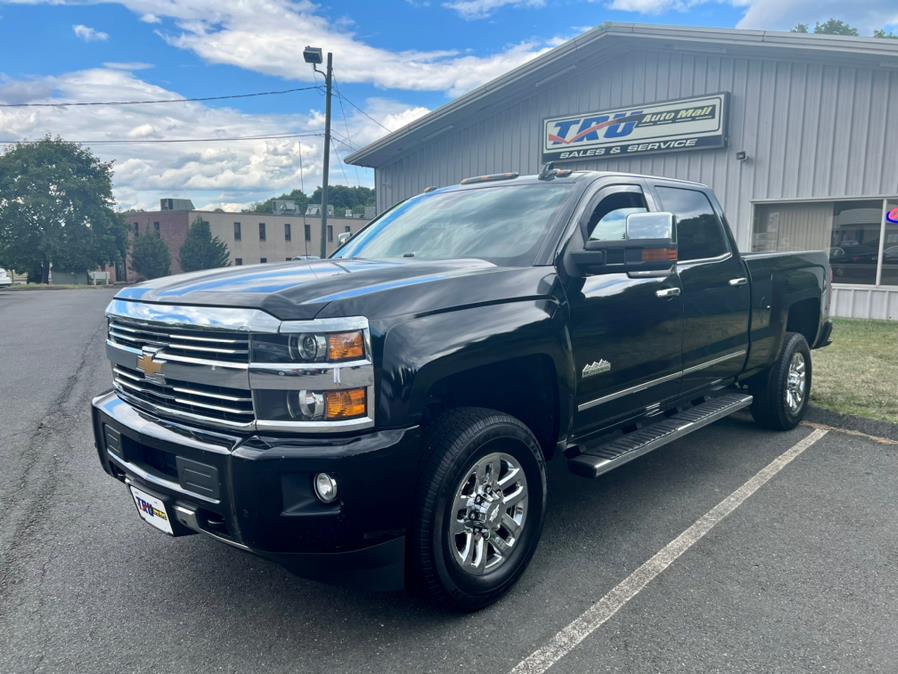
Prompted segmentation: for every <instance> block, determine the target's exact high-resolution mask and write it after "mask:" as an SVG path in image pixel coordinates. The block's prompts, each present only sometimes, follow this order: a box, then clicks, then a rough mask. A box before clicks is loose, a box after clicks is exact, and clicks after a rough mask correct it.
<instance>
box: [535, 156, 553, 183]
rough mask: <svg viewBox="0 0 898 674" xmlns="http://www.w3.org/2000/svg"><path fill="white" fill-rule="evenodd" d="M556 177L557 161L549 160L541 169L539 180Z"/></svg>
mask: <svg viewBox="0 0 898 674" xmlns="http://www.w3.org/2000/svg"><path fill="white" fill-rule="evenodd" d="M554 177H555V162H554V161H547V162H546V163H545V164H543V167H542V168H541V169H540V171H539V176H537V178H538V179H539V180H552V178H554Z"/></svg>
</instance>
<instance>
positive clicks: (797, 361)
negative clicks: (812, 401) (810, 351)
mask: <svg viewBox="0 0 898 674" xmlns="http://www.w3.org/2000/svg"><path fill="white" fill-rule="evenodd" d="M806 384H807V364H806V363H805V360H804V354H801V353H795V354H793V355H792V360H790V361H789V373H788V375H787V376H786V404H787V405H788V406H789V411H790V412H792V414H796V413H797V412H798V411H799V410H800V409H801V406H802V405H803V404H804V397H805V394H806V392H807V391H806V390H805V386H806Z"/></svg>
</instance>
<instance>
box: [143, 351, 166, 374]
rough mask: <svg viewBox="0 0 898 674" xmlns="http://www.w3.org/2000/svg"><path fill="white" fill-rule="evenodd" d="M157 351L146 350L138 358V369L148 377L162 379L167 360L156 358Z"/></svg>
mask: <svg viewBox="0 0 898 674" xmlns="http://www.w3.org/2000/svg"><path fill="white" fill-rule="evenodd" d="M155 355H156V354H155V353H152V352H148V351H144V352H143V355H141V356H140V358H138V359H137V369H138V370H140V371H141V372H143V373H144V375H146V378H147V379H151V380H154V379H155V380H160V379H163V375H162V370H163V369H164V367H165V361H160V360H156V359H155Z"/></svg>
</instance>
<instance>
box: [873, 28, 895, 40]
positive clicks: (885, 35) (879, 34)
mask: <svg viewBox="0 0 898 674" xmlns="http://www.w3.org/2000/svg"><path fill="white" fill-rule="evenodd" d="M873 37H881V38H886V39H888V40H898V35H895V33H893V32H892V31H888V32H886V29H885V28H880V29H879V30H874V31H873Z"/></svg>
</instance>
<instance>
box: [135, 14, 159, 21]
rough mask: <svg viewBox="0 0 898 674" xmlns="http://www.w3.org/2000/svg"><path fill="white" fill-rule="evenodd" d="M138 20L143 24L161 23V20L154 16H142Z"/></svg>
mask: <svg viewBox="0 0 898 674" xmlns="http://www.w3.org/2000/svg"><path fill="white" fill-rule="evenodd" d="M140 20H141V21H143V22H144V23H162V19H160V18H159V17H158V16H156V15H155V14H144V15H143V16H141V17H140Z"/></svg>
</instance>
